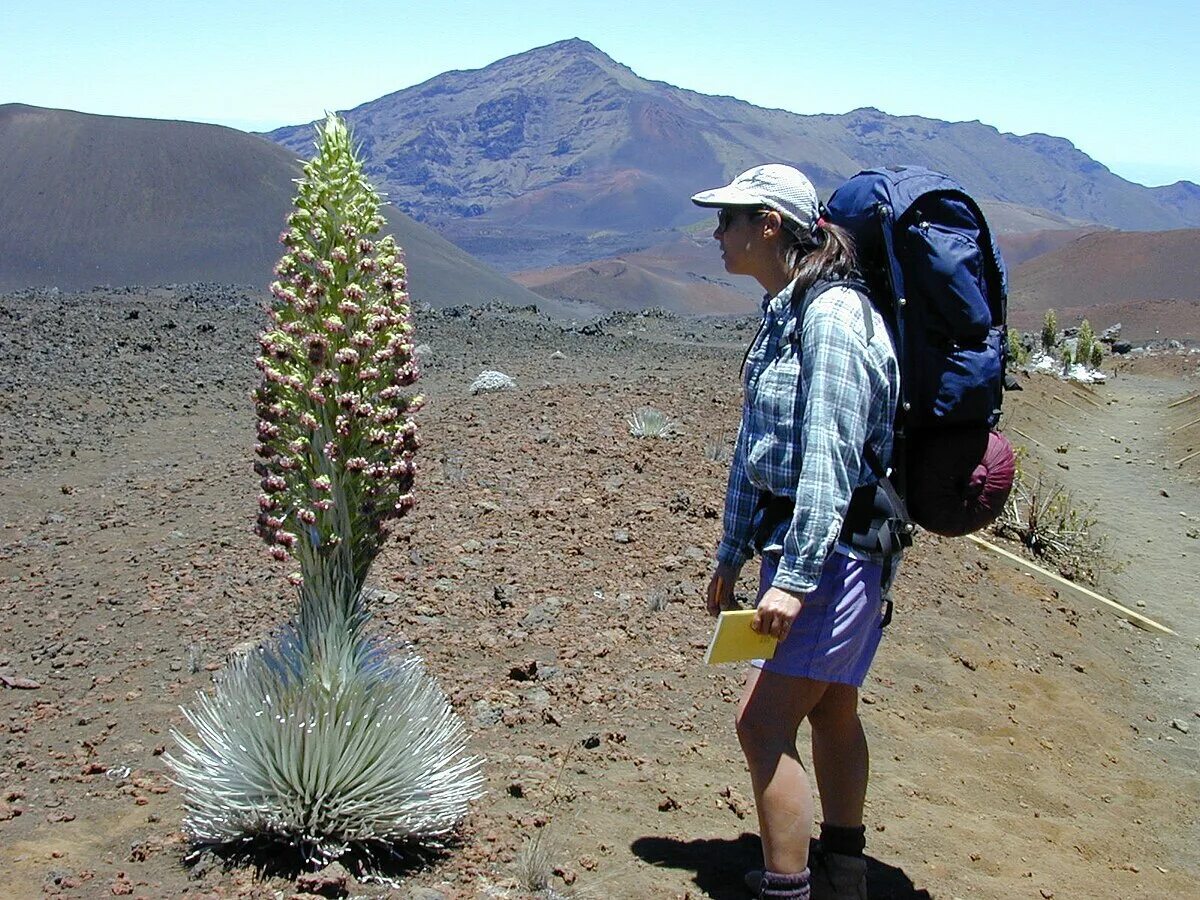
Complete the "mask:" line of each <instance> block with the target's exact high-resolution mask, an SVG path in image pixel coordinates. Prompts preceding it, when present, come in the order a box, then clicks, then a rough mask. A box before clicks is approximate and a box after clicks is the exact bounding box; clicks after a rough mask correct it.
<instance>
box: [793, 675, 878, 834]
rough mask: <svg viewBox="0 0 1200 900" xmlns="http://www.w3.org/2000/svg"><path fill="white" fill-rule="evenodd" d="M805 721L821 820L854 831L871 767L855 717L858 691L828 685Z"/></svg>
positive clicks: (839, 685) (846, 685)
mask: <svg viewBox="0 0 1200 900" xmlns="http://www.w3.org/2000/svg"><path fill="white" fill-rule="evenodd" d="M808 721H809V724H810V725H811V726H812V755H813V773H814V774H815V775H816V777H817V791H818V793H819V794H820V796H821V812H822V817H823V819H824V821H825V822H826V823H827V824H829V825H839V826H842V827H847V828H856V827H858V826H860V825H862V822H863V804H864V803H865V802H866V797H867V776H868V775H869V773H870V767H871V766H870V755H869V753H868V751H867V738H866V735H865V734H864V733H863V727H862V721H861V720H860V719H859V717H858V688H855V687H852V686H851V685H848V684H834V683H831V684H829V686H828V688H827V689H826V690H825V692H824V693H823V694H822V696H821V697H820V699H819V700H818V701H817V703H816V704H815V705H814V706H813V708H812V710H811V711H810V712H809V714H808Z"/></svg>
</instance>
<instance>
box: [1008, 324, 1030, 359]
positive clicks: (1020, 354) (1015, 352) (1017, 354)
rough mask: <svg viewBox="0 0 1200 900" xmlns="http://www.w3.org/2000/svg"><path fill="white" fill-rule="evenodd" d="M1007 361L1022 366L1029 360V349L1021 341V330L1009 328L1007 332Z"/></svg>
mask: <svg viewBox="0 0 1200 900" xmlns="http://www.w3.org/2000/svg"><path fill="white" fill-rule="evenodd" d="M1008 361H1009V362H1010V363H1011V364H1012V365H1014V366H1023V365H1025V364H1026V363H1027V362H1029V351H1028V350H1026V349H1025V345H1024V344H1023V343H1021V332H1019V331H1017V330H1016V329H1009V332H1008Z"/></svg>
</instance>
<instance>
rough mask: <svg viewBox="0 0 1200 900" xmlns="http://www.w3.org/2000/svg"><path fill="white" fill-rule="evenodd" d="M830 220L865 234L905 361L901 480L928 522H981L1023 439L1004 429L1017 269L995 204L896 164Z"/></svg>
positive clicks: (864, 260) (862, 180)
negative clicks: (1000, 232)
mask: <svg viewBox="0 0 1200 900" xmlns="http://www.w3.org/2000/svg"><path fill="white" fill-rule="evenodd" d="M826 218H827V219H828V220H829V221H830V222H833V223H834V224H836V225H840V226H841V227H842V228H845V229H846V230H847V231H849V232H850V234H851V235H852V236H853V238H854V242H855V247H856V249H857V252H858V257H859V263H860V267H861V269H862V275H863V277H864V279H865V280H866V283H867V287H868V288H869V290H870V295H871V298H872V300H873V302H875V304H876V305H877V306H878V307H879V309H880V311H881V312H882V313H883V316H884V319H885V320H887V322H888V324H889V326H890V328H891V330H892V338H893V341H894V343H895V345H896V352H897V356H898V357H899V361H900V373H901V382H900V407H899V412H898V413H897V420H896V435H895V438H896V440H895V450H894V452H893V459H892V469H893V471H892V474H891V476H890V479H889V480H890V482H891V484H892V485H893V486H894V487H895V488H896V490H897V491H898V493H899V495H900V496H901V497H902V498H903V499H904V501H905V504H906V506H907V515H908V516H909V517H911V519H912V521H914V522H916V523H917V524H918V525H921V526H922V527H924V528H927V529H929V530H930V531H934V532H937V533H939V534H945V535H960V534H966V533H968V532H971V531H976V530H978V529H979V528H982V527H984V526H985V525H987V524H989V523H990V522H992V521H993V520H994V519H995V518H996V517H997V516H998V515H999V514H1000V512H1001V511H1002V510H1003V508H1004V503H1005V501H1006V500H1007V499H1008V493H1009V491H1010V490H1011V487H1012V480H1013V476H1014V474H1015V460H1014V456H1013V452H1012V447H1011V446H1010V445H1009V444H1008V441H1007V440H1005V439H1004V437H1003V436H1002V435H1000V434H999V433H998V432H996V431H995V430H994V429H995V425H996V423H997V421H998V420H999V418H1000V403H1001V396H1002V392H1003V389H1004V369H1005V356H1006V350H1007V330H1006V325H1005V320H1006V316H1007V309H1008V274H1007V272H1006V270H1005V267H1004V261H1003V259H1002V258H1001V256H1000V251H999V249H998V248H997V247H996V242H995V240H994V239H993V237H992V234H991V231H990V230H989V229H988V226H987V221H986V220H985V219H984V216H983V212H982V210H980V208H979V205H978V204H977V203H976V202H975V201H974V200H973V199H972V198H971V197H970V196H969V195H968V194H967V192H966V191H965V190H964V189H963V188H962V186H961V185H960V184H958V182H956V181H954V180H953V179H951V178H949V177H947V176H945V175H942V174H939V173H937V172H933V171H930V170H929V169H923V168H920V167H917V166H895V167H888V168H882V169H869V170H867V171H864V172H859V173H858V174H857V175H855V176H854V177H853V178H851V179H850V180H849V181H847V182H846V183H845V184H843V185H842V186H841V187H839V188H838V189H837V190H836V191H835V192H834V194H833V196H832V197H831V198H830V200H829V204H828V212H827V214H826ZM868 461H869V462H870V463H871V465H872V466H873V467H874V468H876V470H877V471H876V474H877V475H878V476H879V477H881V479H882V478H883V475H884V473H883V472H882V471H881V469H882V466H881V465H880V463H879V462H878V461H872V460H868Z"/></svg>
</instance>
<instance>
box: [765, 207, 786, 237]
mask: <svg viewBox="0 0 1200 900" xmlns="http://www.w3.org/2000/svg"><path fill="white" fill-rule="evenodd" d="M762 223H763V224H762V233H763V237H765V238H774V237H776V236H777V235H778V234H779V232H781V231H783V216H781V215H779V213H777V212H775V210H773V209H769V210H767V212H766V214H765V215H764V216H763V217H762Z"/></svg>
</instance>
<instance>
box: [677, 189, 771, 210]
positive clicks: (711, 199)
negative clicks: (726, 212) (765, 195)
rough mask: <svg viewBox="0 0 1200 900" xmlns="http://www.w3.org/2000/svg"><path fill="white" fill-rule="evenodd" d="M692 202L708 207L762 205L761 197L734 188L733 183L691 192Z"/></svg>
mask: <svg viewBox="0 0 1200 900" xmlns="http://www.w3.org/2000/svg"><path fill="white" fill-rule="evenodd" d="M692 202H693V203H695V204H696V205H697V206H708V207H721V206H762V205H763V201H762V198H761V197H756V196H754V195H753V194H751V193H749V192H747V191H743V190H741V189H740V188H735V187H734V186H733V185H726V186H725V187H719V188H713V189H712V190H711V191H701V192H700V193H698V194H693V195H692Z"/></svg>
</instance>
